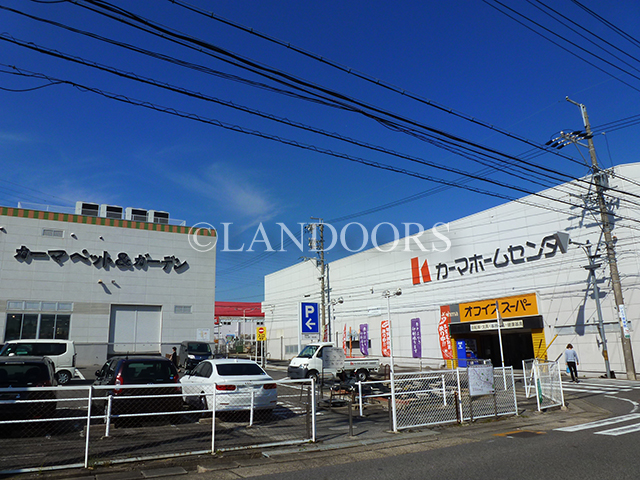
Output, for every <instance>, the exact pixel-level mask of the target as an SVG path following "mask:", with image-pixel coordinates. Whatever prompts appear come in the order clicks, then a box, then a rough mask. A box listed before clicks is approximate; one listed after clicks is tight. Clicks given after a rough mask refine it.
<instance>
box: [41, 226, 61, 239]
mask: <svg viewBox="0 0 640 480" xmlns="http://www.w3.org/2000/svg"><path fill="white" fill-rule="evenodd" d="M42 236H43V237H57V238H62V237H63V236H64V230H56V229H53V228H43V229H42Z"/></svg>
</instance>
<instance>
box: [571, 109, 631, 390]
mask: <svg viewBox="0 0 640 480" xmlns="http://www.w3.org/2000/svg"><path fill="white" fill-rule="evenodd" d="M566 99H567V101H568V102H570V103H572V104H574V105H577V106H578V107H580V111H581V112H582V120H583V121H584V128H585V133H586V136H585V138H586V139H587V141H588V145H589V155H590V157H591V171H592V178H593V183H594V185H595V187H596V196H597V199H598V208H599V210H600V218H601V220H602V232H603V234H604V243H605V247H606V251H607V261H608V262H609V271H610V272H611V283H612V285H613V296H614V299H615V302H616V307H617V309H618V317H619V321H620V339H621V341H622V352H623V354H624V362H625V367H626V370H627V379H629V380H635V379H636V367H635V363H634V361H633V350H632V348H631V335H630V333H629V328H628V325H627V318H626V313H625V309H624V299H623V297H622V285H621V284H620V274H619V272H618V262H617V260H616V252H615V249H614V246H613V238H612V236H611V222H610V220H609V212H608V211H607V205H606V203H605V199H604V191H605V189H606V188H607V187H608V182H609V180H608V176H607V173H606V172H604V171H603V170H600V167H599V166H598V159H597V158H596V149H595V147H594V145H593V134H592V133H591V125H590V124H589V116H588V115H587V107H586V106H584V105H583V104H581V103H578V102H574V101H573V100H571V99H570V98H569V97H566ZM606 360H607V361H608V360H609V359H608V357H607V358H606ZM607 374H609V372H607Z"/></svg>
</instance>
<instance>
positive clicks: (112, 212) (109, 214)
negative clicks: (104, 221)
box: [100, 205, 123, 220]
mask: <svg viewBox="0 0 640 480" xmlns="http://www.w3.org/2000/svg"><path fill="white" fill-rule="evenodd" d="M122 212H123V208H122V207H116V206H115V205H100V216H101V217H104V218H115V219H117V220H121V219H122Z"/></svg>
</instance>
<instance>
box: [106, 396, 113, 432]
mask: <svg viewBox="0 0 640 480" xmlns="http://www.w3.org/2000/svg"><path fill="white" fill-rule="evenodd" d="M112 401H113V395H111V394H109V396H108V397H107V414H106V415H105V416H104V421H105V423H106V424H107V426H106V427H105V432H104V436H105V437H108V436H109V433H110V431H111V402H112Z"/></svg>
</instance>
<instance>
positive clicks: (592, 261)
mask: <svg viewBox="0 0 640 480" xmlns="http://www.w3.org/2000/svg"><path fill="white" fill-rule="evenodd" d="M571 243H573V244H574V245H579V246H580V247H581V248H582V250H583V251H584V253H585V254H586V255H587V258H588V259H589V265H584V269H585V270H587V271H588V272H589V283H592V284H593V296H594V297H595V301H596V313H597V314H598V330H599V331H600V338H601V339H602V356H603V357H604V366H605V368H606V369H607V378H611V366H610V364H609V351H608V349H607V336H606V334H605V331H604V320H603V319H602V308H601V307H600V289H599V288H598V279H597V278H596V270H597V269H598V268H600V267H601V266H602V263H596V260H597V259H598V258H600V255H599V254H594V255H591V247H592V246H593V245H591V244H590V243H589V240H587V241H586V242H585V243H578V242H574V241H573V240H572V241H571ZM596 251H597V250H596Z"/></svg>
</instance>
